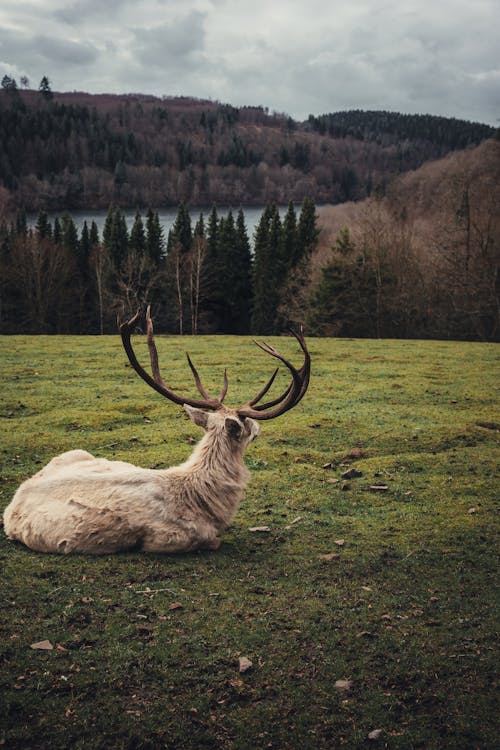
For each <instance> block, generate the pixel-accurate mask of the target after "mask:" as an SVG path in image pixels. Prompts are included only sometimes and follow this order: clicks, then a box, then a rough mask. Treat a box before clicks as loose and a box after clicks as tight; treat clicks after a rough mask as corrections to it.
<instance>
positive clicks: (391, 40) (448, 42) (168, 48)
mask: <svg viewBox="0 0 500 750" xmlns="http://www.w3.org/2000/svg"><path fill="white" fill-rule="evenodd" d="M499 27H500V6H499V4H498V1H497V0H476V2H473V3H471V2H470V0H440V2H436V0H385V1H384V2H381V1H380V0H357V2H356V3H350V4H347V3H344V2H342V3H341V2H340V0H330V3H325V2H324V0H273V2H272V3H270V2H269V0H253V2H252V3H248V1H247V0H183V1H182V2H181V0H106V2H103V0H73V1H72V2H70V3H68V2H64V1H63V0H45V1H44V2H43V3H42V2H39V1H35V0H31V2H28V1H26V0H25V2H19V1H18V0H17V1H16V0H2V4H1V6H0V60H1V61H2V63H0V73H1V72H2V65H3V67H4V68H5V69H6V70H8V71H9V72H10V71H22V72H23V73H26V74H27V75H28V76H29V77H30V78H32V79H33V80H34V79H35V78H37V77H39V72H40V69H41V68H43V70H42V73H46V74H47V75H48V76H49V78H50V79H51V80H52V81H53V86H54V88H56V89H61V90H65V89H67V90H72V89H75V88H80V89H85V90H89V91H95V92H102V91H110V92H121V91H143V92H144V93H153V94H158V95H163V94H185V95H193V96H198V97H209V98H213V99H221V100H223V101H227V102H231V103H233V104H235V105H240V104H261V105H264V106H268V107H270V108H271V109H276V110H278V111H285V112H288V113H290V114H291V115H293V116H295V117H298V118H305V117H307V115H308V114H309V113H315V114H319V113H323V112H329V111H333V110H336V109H343V108H368V107H369V108H377V109H392V110H398V111H403V112H422V113H423V112H428V113H431V114H442V115H447V116H455V117H463V118H465V119H471V120H480V121H483V122H490V123H492V124H498V121H499V118H500V86H499V83H500V64H499V63H498V62H497V58H498V41H497V29H498V28H499ZM76 71H78V72H76Z"/></svg>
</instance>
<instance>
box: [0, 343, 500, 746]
mask: <svg viewBox="0 0 500 750" xmlns="http://www.w3.org/2000/svg"><path fill="white" fill-rule="evenodd" d="M274 343H275V344H276V345H277V346H278V347H279V348H280V349H282V350H283V351H286V352H287V353H288V354H290V355H291V357H292V358H296V359H299V360H300V358H299V357H298V356H297V353H296V349H297V347H296V345H294V342H293V341H291V340H283V339H281V340H275V342H274ZM309 344H310V349H311V354H312V359H313V377H312V380H311V386H310V389H309V392H308V394H307V396H306V397H305V398H304V400H303V401H302V402H301V404H300V405H299V406H298V407H297V408H296V409H295V410H294V411H293V412H289V413H288V414H286V415H284V416H283V417H281V418H280V419H277V420H275V421H273V422H268V423H266V422H263V423H262V425H261V427H262V431H261V437H260V439H259V441H257V443H256V444H255V445H253V446H251V447H250V449H249V450H248V452H247V463H248V465H249V467H250V469H251V470H252V481H251V484H250V486H249V488H248V492H247V495H246V498H245V501H244V503H243V505H242V507H241V508H240V510H239V512H238V514H237V515H236V517H235V519H234V522H233V525H232V527H231V528H230V529H229V530H228V532H227V534H226V535H225V537H224V540H223V544H222V546H221V548H220V550H219V551H217V552H215V553H209V552H206V553H195V554H192V555H180V556H170V557H169V556H162V555H144V554H123V555H115V556H104V557H98V558H92V557H83V556H74V557H60V556H56V555H42V554H37V553H35V552H32V551H30V550H29V549H26V548H25V547H23V546H21V545H18V544H15V543H13V542H10V541H8V540H7V539H6V538H5V536H4V535H3V534H2V535H1V539H0V564H1V581H2V583H1V601H0V607H1V632H0V652H1V661H0V695H1V696H2V697H1V701H2V703H3V706H2V707H1V709H0V742H1V743H2V744H4V745H5V747H7V748H18V749H19V748H23V749H26V750H28V748H29V750H37V749H38V748H40V749H41V748H43V749H45V748H47V749H48V748H51V749H53V750H58V749H61V750H62V749H66V748H69V747H71V748H74V750H79V749H80V748H81V749H83V748H88V747H91V748H92V749H93V750H101V749H102V748H127V749H130V750H136V749H139V750H142V749H152V750H153V749H155V748H168V749H169V750H182V749H183V748H201V747H207V748H211V747H213V748H221V749H222V750H224V749H226V748H233V749H234V750H254V749H256V748H278V749H279V750H286V749H288V748H297V749H306V750H307V749H308V748H311V749H316V748H328V749H329V750H336V749H337V748H348V750H352V749H356V748H365V747H368V746H370V747H371V746H374V747H376V746H379V747H387V748H394V749H403V748H404V749H409V748H423V749H424V750H432V749H434V748H435V749H436V750H441V749H442V748H450V750H451V749H453V750H461V749H463V750H474V749H475V748H481V750H483V749H485V748H493V747H496V743H497V740H498V733H497V727H496V726H495V716H496V715H497V714H498V706H496V705H495V700H494V695H495V694H494V680H495V665H496V659H495V657H496V654H495V651H494V645H495V641H494V633H495V577H494V574H495V565H496V560H497V558H496V548H495V542H496V535H495V530H496V526H495V516H494V512H495V490H496V489H497V487H498V478H497V477H496V476H495V471H496V469H497V467H498V459H499V448H498V434H499V428H500V416H499V413H498V388H499V384H500V381H499V380H498V351H499V350H498V347H495V346H494V345H486V344H484V345H483V344H468V343H449V342H448V343H441V342H396V341H376V342H373V341H358V340H337V341H334V340H319V339H316V340H314V339H313V340H310V342H309ZM141 345H142V346H143V347H144V348H145V345H144V343H142V342H141ZM1 346H2V356H1V363H0V368H1V375H2V403H1V407H0V417H1V424H2V446H1V459H2V461H1V463H2V468H1V483H0V508H1V509H2V510H3V508H4V507H5V506H6V505H7V503H8V502H9V501H10V499H11V497H12V494H13V492H14V490H15V488H16V487H17V485H18V484H19V483H20V482H21V481H22V480H24V479H26V478H27V477H28V476H30V475H31V474H32V473H33V472H35V471H36V470H38V469H39V468H40V467H41V466H42V465H43V464H44V463H45V462H47V461H48V460H49V459H50V458H51V457H53V456H54V455H56V454H57V453H60V452H62V451H65V450H68V449H71V448H76V447H81V448H85V449H87V450H89V451H91V452H93V453H95V454H96V455H99V456H106V457H108V458H113V457H116V458H120V459H125V460H130V461H133V462H135V463H138V464H140V465H143V466H154V467H157V468H162V467H166V466H168V465H172V464H175V463H178V462H180V461H182V460H184V458H185V457H186V456H187V455H188V454H189V452H190V451H191V445H190V442H191V441H192V439H193V437H196V438H197V437H198V436H199V433H198V432H197V428H195V427H194V426H193V425H192V424H191V423H190V422H188V421H187V419H186V418H185V417H184V416H183V414H182V413H181V409H179V408H178V407H176V406H175V405H173V404H171V403H169V402H166V401H165V400H163V399H162V398H161V397H160V396H158V395H156V394H154V393H153V391H150V390H149V389H148V388H147V387H146V386H145V384H143V383H142V381H140V380H139V379H138V378H137V376H135V374H134V373H133V372H132V371H131V369H130V368H129V367H126V366H125V357H124V355H123V353H122V351H121V346H120V342H119V339H118V337H105V338H97V337H81V338H77V337H65V338H59V337H54V338H49V337H33V338H29V337H9V338H5V337H4V338H3V339H2V341H1ZM159 348H160V359H161V361H162V362H163V368H162V369H163V370H164V375H165V378H166V379H167V381H168V382H169V384H170V385H172V386H173V387H176V388H181V386H182V384H184V383H185V384H187V382H188V379H189V374H188V373H189V371H188V368H187V365H186V363H185V359H184V350H185V348H189V350H190V352H191V354H192V355H193V359H194V360H195V362H196V364H197V365H198V366H199V370H200V373H201V374H202V377H203V380H204V382H205V381H206V384H207V386H208V387H209V388H212V389H213V390H214V391H216V392H218V390H219V388H220V384H221V381H222V372H223V369H224V367H225V366H226V365H227V367H228V372H229V378H230V388H229V394H228V397H227V399H226V400H227V402H228V403H229V404H232V405H237V404H238V403H242V402H243V401H245V400H247V399H248V398H249V397H250V396H251V395H253V394H254V393H256V392H257V390H259V388H260V386H261V384H262V383H263V382H265V379H266V376H267V375H268V374H270V372H271V371H272V362H271V360H270V358H266V357H265V356H264V355H263V354H262V353H261V352H259V351H258V350H257V349H255V348H254V347H253V345H252V344H251V341H250V340H249V339H244V338H234V337H233V338H231V337H219V338H212V339H209V338H199V339H189V340H187V339H178V338H172V339H169V340H167V339H163V338H160V340H159ZM167 364H168V366H167ZM167 373H168V376H167ZM279 387H280V384H279V383H278V385H277V386H276V389H277V390H278V389H279ZM281 387H283V384H282V383H281ZM325 464H331V465H332V468H323V467H324V465H325ZM349 467H356V468H357V469H359V470H360V471H361V472H362V476H361V477H359V478H356V479H352V480H349V481H348V486H347V487H344V486H343V480H342V479H341V473H342V472H343V471H345V470H346V469H347V468H349ZM335 479H339V480H340V481H338V482H334V481H331V480H335ZM377 483H378V484H384V485H386V486H387V490H386V491H370V489H369V488H370V486H372V485H375V484H377ZM254 526H268V527H269V528H270V531H269V532H267V533H265V532H262V533H257V532H251V531H250V528H251V527H254ZM339 540H344V543H343V544H337V543H336V542H338V541H339ZM332 553H334V554H335V555H338V556H337V557H331V555H332ZM324 555H327V556H328V555H330V558H328V557H327V558H325V557H322V556H324ZM176 603H181V604H182V606H181V607H180V606H177V607H174V608H172V605H174V604H176ZM44 639H48V640H49V641H50V642H51V643H52V644H53V645H54V649H53V650H52V651H37V650H33V649H31V648H30V645H31V644H32V643H34V642H36V641H41V640H44ZM240 656H246V657H248V658H249V659H251V661H252V662H253V667H252V668H251V669H250V670H249V671H247V672H245V673H244V674H239V672H238V658H239V657H240ZM344 679H349V680H351V681H352V685H351V688H350V690H347V691H340V690H339V689H338V688H336V687H335V682H336V681H337V680H344ZM375 729H381V730H383V732H382V735H381V736H380V738H379V739H378V740H369V739H367V735H368V733H369V732H371V731H372V730H375Z"/></svg>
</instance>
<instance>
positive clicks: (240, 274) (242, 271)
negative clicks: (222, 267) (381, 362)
mask: <svg viewBox="0 0 500 750" xmlns="http://www.w3.org/2000/svg"><path fill="white" fill-rule="evenodd" d="M235 266H236V269H237V277H236V279H235V289H236V303H235V309H234V326H233V327H234V331H233V332H234V333H248V332H249V330H250V312H251V308H252V254H251V249H250V242H249V239H248V232H247V228H246V224H245V214H244V213H243V209H241V208H240V210H239V211H238V216H237V218H236V236H235Z"/></svg>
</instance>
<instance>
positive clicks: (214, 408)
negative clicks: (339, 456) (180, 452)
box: [4, 306, 311, 555]
mask: <svg viewBox="0 0 500 750" xmlns="http://www.w3.org/2000/svg"><path fill="white" fill-rule="evenodd" d="M141 316H142V312H141V310H139V311H138V312H137V313H136V314H135V315H134V316H133V317H132V318H131V319H130V320H128V321H127V322H124V323H121V324H119V331H120V335H121V340H122V343H123V347H124V349H125V352H126V354H127V357H128V360H129V362H130V365H131V366H132V368H133V369H134V370H135V372H136V373H137V374H138V375H139V376H140V377H141V378H142V379H143V380H144V381H145V382H146V383H147V384H148V385H149V386H150V387H151V388H153V389H154V390H155V391H156V392H158V393H159V394H161V395H162V396H164V397H165V398H167V399H169V400H170V401H172V402H173V403H174V404H177V405H179V406H182V407H183V408H184V411H185V412H186V414H187V416H188V417H189V419H191V420H192V422H193V423H194V424H195V425H197V426H198V427H201V428H202V429H203V430H204V435H203V437H202V438H201V440H200V441H199V442H198V443H197V445H196V446H195V447H194V449H193V452H192V454H191V456H190V457H189V458H188V459H187V460H186V461H185V462H184V463H182V464H180V465H179V466H174V467H170V468H168V469H148V468H141V467H139V466H135V465H134V464H131V463H128V462H126V461H119V460H108V459H106V458H96V457H94V456H93V455H92V454H90V453H88V452H87V451H85V450H79V449H77V450H70V451H68V452H66V453H63V454H62V455H60V456H56V457H55V458H53V459H52V460H51V461H50V462H49V463H48V464H47V465H46V466H45V467H44V468H43V469H41V470H40V471H38V472H37V473H36V474H35V475H34V476H32V477H31V478H29V479H27V480H26V481H24V482H23V483H22V484H21V485H20V487H19V488H18V490H17V491H16V493H15V495H14V497H13V499H12V501H11V502H10V504H9V505H8V506H7V508H6V509H5V512H4V530H5V533H6V534H7V537H8V538H9V539H12V540H15V541H19V542H22V543H23V544H25V545H26V546H27V547H29V548H30V549H32V550H34V551H36V552H48V553H59V554H70V553H78V554H91V555H98V554H101V555H102V554H113V553H117V552H132V551H138V552H146V553H183V552H186V553H187V552H192V551H194V550H217V549H218V548H219V546H220V544H221V535H222V534H223V532H224V531H225V530H226V529H227V527H228V526H229V524H230V522H231V520H232V518H233V517H234V515H235V513H236V511H237V509H238V507H239V505H240V503H241V501H242V499H243V496H244V493H245V490H246V487H247V484H248V481H249V478H250V472H249V470H248V468H247V467H246V465H245V463H244V460H243V454H244V452H245V450H246V448H247V447H248V446H249V445H250V443H252V442H253V441H254V440H255V439H256V438H257V436H258V434H259V430H260V426H259V421H261V420H269V419H274V418H276V417H279V416H281V415H282V414H284V413H285V412H287V411H289V410H290V409H292V408H293V407H295V406H296V405H297V404H298V403H299V401H300V400H301V399H302V398H303V396H304V394H305V393H306V391H307V388H308V385H309V379H310V369H311V358H310V355H309V352H308V349H307V346H306V342H305V339H304V335H303V330H302V328H301V329H300V330H299V331H298V332H295V331H291V333H292V334H293V336H294V337H295V339H296V340H297V341H298V343H299V345H300V348H301V350H302V353H303V357H304V361H303V364H302V365H301V367H300V368H299V369H297V368H296V367H295V366H294V365H293V364H292V363H291V362H290V361H289V360H288V359H286V358H285V357H284V356H283V355H282V354H280V352H279V351H277V349H275V348H274V347H273V346H271V345H270V344H267V343H260V342H257V341H255V342H254V343H255V344H257V346H259V347H260V348H261V349H262V350H263V351H264V352H266V353H267V354H269V355H270V356H272V357H274V358H275V359H277V360H279V361H280V362H281V363H282V364H283V365H285V367H286V368H287V369H288V372H289V376H290V382H289V385H288V386H287V388H286V389H285V390H284V391H283V392H282V393H281V394H280V395H279V396H277V397H275V398H273V399H271V400H268V401H263V398H264V396H265V395H266V394H267V393H268V391H269V390H270V388H271V386H272V384H273V382H274V380H275V378H276V376H277V374H278V371H279V369H280V368H279V365H278V367H277V368H276V369H275V370H274V372H273V374H272V375H271V377H270V378H269V380H268V382H267V383H266V385H265V386H264V387H263V388H262V389H261V390H260V391H259V393H258V394H257V395H256V396H255V397H254V398H252V399H250V400H249V401H247V402H246V403H245V404H243V406H240V407H238V408H230V407H228V406H225V405H224V403H223V401H224V398H225V396H226V393H227V390H228V378H227V370H225V371H224V378H223V386H222V390H221V392H220V394H219V395H218V396H216V397H214V396H210V395H209V393H208V392H207V391H206V390H205V388H204V387H203V385H202V382H201V379H200V376H199V374H198V371H197V370H196V367H195V366H194V364H193V362H192V360H191V358H190V356H189V354H187V355H186V356H187V361H188V364H189V367H190V369H191V372H192V375H193V377H194V381H195V384H196V387H197V389H198V392H199V394H200V397H196V398H192V397H188V396H185V395H181V394H180V393H176V392H175V391H174V390H172V389H171V388H170V387H169V386H168V385H166V383H165V382H164V380H163V379H162V377H161V374H160V368H159V360H158V352H157V349H156V344H155V341H154V336H153V322H152V319H151V313H150V307H149V306H148V307H147V310H146V334H147V337H146V338H147V344H148V348H149V355H150V362H151V373H152V374H150V373H149V372H148V371H147V370H146V369H144V368H143V367H142V365H140V364H139V361H138V359H137V357H136V354H135V352H134V349H133V345H132V339H131V336H132V333H133V332H134V331H135V329H136V326H137V324H138V321H139V320H140V318H141ZM268 398H269V396H268Z"/></svg>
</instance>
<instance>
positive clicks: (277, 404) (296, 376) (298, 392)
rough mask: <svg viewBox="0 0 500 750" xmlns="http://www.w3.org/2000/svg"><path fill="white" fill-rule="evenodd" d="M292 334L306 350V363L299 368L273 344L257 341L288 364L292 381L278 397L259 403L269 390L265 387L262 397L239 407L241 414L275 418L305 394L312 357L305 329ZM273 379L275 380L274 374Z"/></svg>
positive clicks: (264, 348)
mask: <svg viewBox="0 0 500 750" xmlns="http://www.w3.org/2000/svg"><path fill="white" fill-rule="evenodd" d="M292 334H293V335H294V336H295V338H296V339H297V341H298V342H299V344H300V347H301V349H302V351H303V352H304V363H303V365H302V367H301V368H300V370H297V369H296V368H295V367H294V366H293V365H292V364H291V362H289V360H287V359H286V358H285V357H284V356H283V355H282V354H280V352H278V350H277V349H275V348H274V347H273V346H271V344H267V343H266V344H260V343H259V342H257V341H256V342H255V343H256V344H257V346H258V347H259V348H260V349H262V350H263V351H264V352H266V353H267V354H270V355H271V356H272V357H275V358H276V359H279V360H280V361H281V362H283V364H284V365H286V367H287V368H288V370H289V371H290V372H291V374H292V382H291V383H290V385H289V386H288V387H287V389H286V390H285V391H284V392H283V393H282V394H281V395H280V396H279V397H278V398H276V399H274V400H272V401H269V402H267V403H265V404H260V405H257V404H258V401H259V400H260V398H262V396H263V395H264V393H266V392H267V390H268V388H266V389H264V392H263V393H262V392H261V393H260V394H259V397H260V398H258V397H256V398H255V399H252V401H249V402H248V403H246V404H245V405H244V406H242V407H241V408H240V409H238V414H239V415H240V416H243V417H252V418H253V419H273V418H274V417H278V416H280V415H281V414H284V412H285V411H288V410H289V409H292V408H293V407H294V406H295V405H296V404H298V403H299V401H300V400H301V398H302V397H303V396H304V394H305V392H306V390H307V388H308V385H309V378H310V369H311V358H310V355H309V352H308V350H307V346H306V343H305V340H304V335H303V329H302V328H301V329H300V332H299V333H296V332H295V331H292ZM272 379H273V380H274V376H273V378H272ZM273 407H274V408H273Z"/></svg>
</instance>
